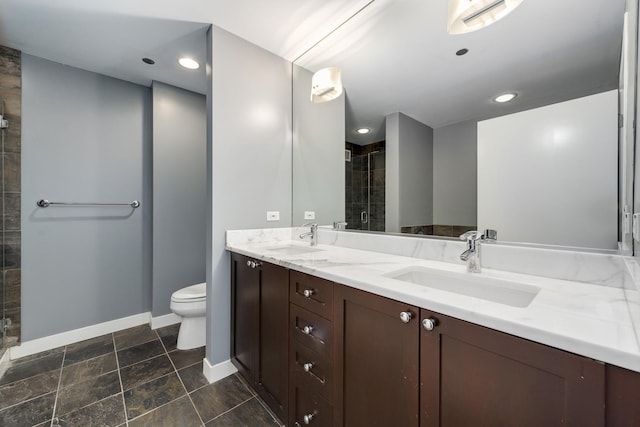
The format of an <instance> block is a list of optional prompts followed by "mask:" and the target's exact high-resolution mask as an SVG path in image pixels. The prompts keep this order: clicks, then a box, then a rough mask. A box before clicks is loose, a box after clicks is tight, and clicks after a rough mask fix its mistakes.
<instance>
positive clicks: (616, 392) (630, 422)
mask: <svg viewBox="0 0 640 427" xmlns="http://www.w3.org/2000/svg"><path fill="white" fill-rule="evenodd" d="M606 369H607V405H606V408H607V426H610V427H618V426H620V427H640V403H639V402H638V399H639V398H640V373H639V372H633V371H629V370H627V369H623V368H619V367H617V366H611V365H607V368H606Z"/></svg>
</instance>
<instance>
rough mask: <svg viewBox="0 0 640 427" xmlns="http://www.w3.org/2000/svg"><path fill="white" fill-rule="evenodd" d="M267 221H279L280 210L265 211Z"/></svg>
mask: <svg viewBox="0 0 640 427" xmlns="http://www.w3.org/2000/svg"><path fill="white" fill-rule="evenodd" d="M267 221H280V211H267Z"/></svg>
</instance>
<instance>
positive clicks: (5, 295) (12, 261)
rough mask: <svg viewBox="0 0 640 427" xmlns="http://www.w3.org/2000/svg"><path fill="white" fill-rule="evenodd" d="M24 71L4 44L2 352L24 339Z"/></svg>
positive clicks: (0, 56)
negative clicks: (21, 212)
mask: <svg viewBox="0 0 640 427" xmlns="http://www.w3.org/2000/svg"><path fill="white" fill-rule="evenodd" d="M21 101H22V73H21V53H20V51H18V50H15V49H10V48H8V47H4V46H0V102H2V103H3V105H0V112H2V110H3V107H4V117H5V119H6V120H7V121H8V122H9V127H8V128H6V129H3V130H1V131H0V132H2V138H1V139H0V141H2V153H1V154H2V162H1V164H0V169H1V172H0V173H1V176H2V194H1V197H0V204H1V206H2V224H1V228H0V234H1V238H2V241H1V248H2V265H1V267H2V270H1V274H0V308H1V310H2V318H3V319H7V320H6V324H7V325H8V327H7V328H6V329H4V330H3V328H2V327H0V334H1V335H2V346H1V347H0V355H2V354H3V353H4V351H5V350H6V349H7V348H8V347H11V346H13V345H16V344H18V342H19V339H20V323H21V322H20V314H21V313H20V287H21V286H20V285H21V280H20V268H21V259H20V253H21V239H20V229H21V226H20V191H21V185H20V174H21V167H20V155H21V131H20V129H21V109H22V105H21Z"/></svg>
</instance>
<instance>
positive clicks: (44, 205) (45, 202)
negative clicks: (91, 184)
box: [36, 199, 140, 209]
mask: <svg viewBox="0 0 640 427" xmlns="http://www.w3.org/2000/svg"><path fill="white" fill-rule="evenodd" d="M36 205H37V206H38V207H39V208H48V207H49V206H130V207H132V208H133V209H135V208H138V207H140V202H139V201H137V200H134V201H133V202H130V203H80V202H50V201H48V200H45V199H40V200H38V201H37V202H36Z"/></svg>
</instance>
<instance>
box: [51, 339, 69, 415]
mask: <svg viewBox="0 0 640 427" xmlns="http://www.w3.org/2000/svg"><path fill="white" fill-rule="evenodd" d="M66 357H67V347H66V346H65V347H64V352H63V353H62V362H61V364H60V377H58V387H56V398H55V400H54V401H53V412H52V413H51V424H50V427H53V421H54V420H55V419H56V410H57V409H58V395H59V394H60V385H61V384H62V370H63V369H64V360H65V358H66Z"/></svg>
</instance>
